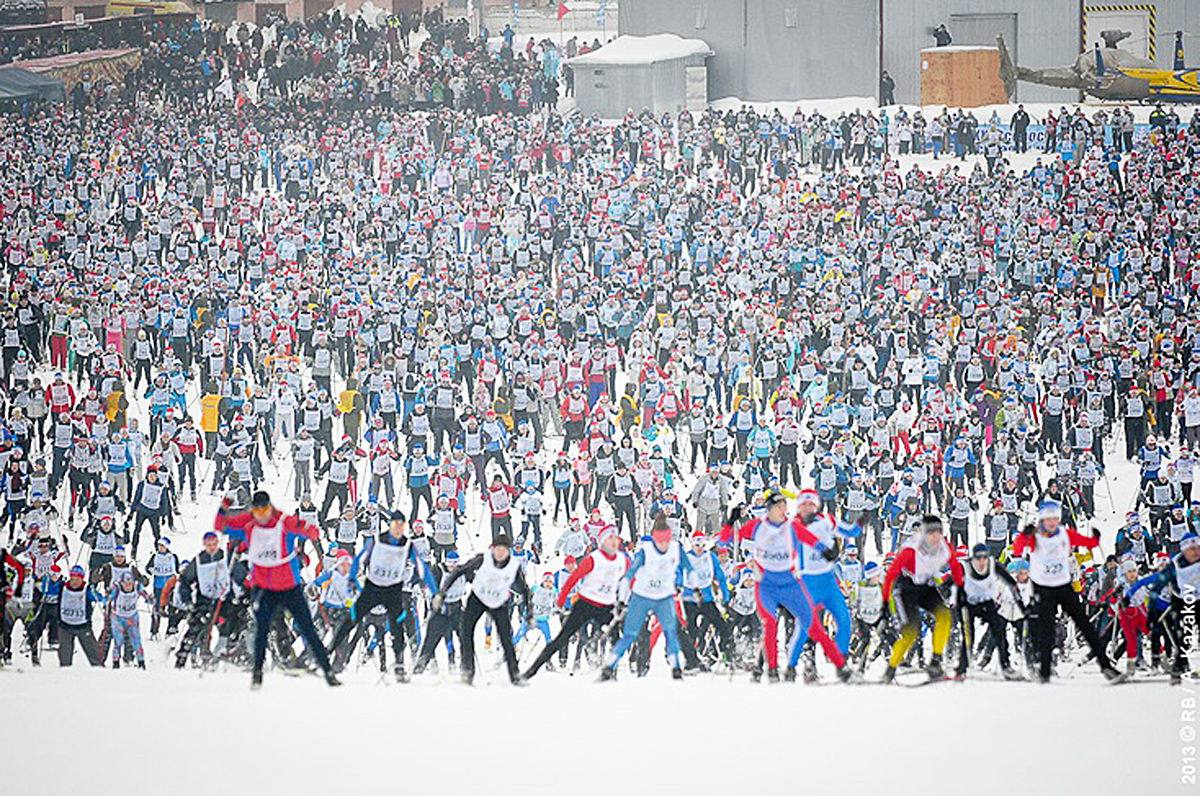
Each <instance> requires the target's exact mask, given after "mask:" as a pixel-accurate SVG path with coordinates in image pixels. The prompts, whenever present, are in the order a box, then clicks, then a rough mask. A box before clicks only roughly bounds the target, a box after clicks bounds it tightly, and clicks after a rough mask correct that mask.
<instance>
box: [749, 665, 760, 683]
mask: <svg viewBox="0 0 1200 796" xmlns="http://www.w3.org/2000/svg"><path fill="white" fill-rule="evenodd" d="M750 682H752V683H761V682H762V669H760V668H759V667H757V666H755V667H754V668H753V669H751V670H750Z"/></svg>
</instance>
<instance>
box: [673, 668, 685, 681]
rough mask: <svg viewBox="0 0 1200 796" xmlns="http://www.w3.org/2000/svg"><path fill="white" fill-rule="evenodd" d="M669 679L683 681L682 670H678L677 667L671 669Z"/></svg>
mask: <svg viewBox="0 0 1200 796" xmlns="http://www.w3.org/2000/svg"><path fill="white" fill-rule="evenodd" d="M671 679H672V680H682V679H683V669H680V668H679V667H678V666H676V667H675V668H674V669H672V670H671Z"/></svg>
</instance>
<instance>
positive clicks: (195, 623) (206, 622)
mask: <svg viewBox="0 0 1200 796" xmlns="http://www.w3.org/2000/svg"><path fill="white" fill-rule="evenodd" d="M217 608H218V605H217V603H214V602H212V601H210V600H197V601H196V604H195V605H193V606H192V608H191V610H190V611H189V612H188V629H187V632H186V633H184V634H183V640H182V641H181V642H180V643H179V652H178V653H177V654H176V655H175V665H176V666H177V667H178V668H180V669H182V668H183V666H184V664H186V663H187V659H188V655H189V654H191V651H192V648H193V647H194V646H196V643H197V642H199V641H201V638H200V637H201V635H208V631H210V630H211V629H212V626H213V624H215V621H214V619H213V611H215V610H217ZM206 640H207V639H206ZM202 654H205V655H207V654H208V649H207V648H205V649H204V650H203V651H202Z"/></svg>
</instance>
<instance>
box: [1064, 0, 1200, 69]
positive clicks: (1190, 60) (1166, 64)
mask: <svg viewBox="0 0 1200 796" xmlns="http://www.w3.org/2000/svg"><path fill="white" fill-rule="evenodd" d="M1088 5H1091V3H1089V4H1088ZM1096 5H1100V4H1099V3H1096ZM1154 5H1155V7H1156V8H1157V11H1158V13H1157V15H1156V17H1157V31H1158V46H1157V48H1156V50H1155V54H1154V55H1155V58H1154V62H1155V63H1156V64H1158V65H1159V66H1161V67H1163V68H1164V69H1170V68H1171V62H1172V58H1173V55H1174V52H1175V37H1174V36H1173V35H1172V34H1173V33H1174V32H1175V31H1177V30H1182V31H1183V32H1184V34H1191V35H1190V36H1189V35H1184V37H1183V52H1184V60H1185V61H1186V63H1187V65H1188V66H1196V65H1200V0H1165V1H1164V0H1160V2H1157V3H1155V4H1154Z"/></svg>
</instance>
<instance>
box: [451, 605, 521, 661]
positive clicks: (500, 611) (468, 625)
mask: <svg viewBox="0 0 1200 796" xmlns="http://www.w3.org/2000/svg"><path fill="white" fill-rule="evenodd" d="M509 605H510V603H509V602H505V603H504V605H501V606H500V607H498V608H489V607H487V606H486V605H484V604H483V602H482V601H480V599H479V598H478V597H476V596H475V595H474V594H472V595H471V596H470V597H468V598H467V606H466V608H464V609H463V617H462V628H461V629H460V630H459V637H460V638H462V672H463V677H464V678H465V679H466V680H468V681H469V680H471V679H472V678H473V677H474V676H475V625H477V624H479V618H480V617H481V616H483V615H484V614H487V615H488V616H490V617H491V618H492V622H493V623H494V624H495V626H496V632H497V633H499V634H500V646H501V647H503V648H504V662H505V663H506V664H507V665H508V677H509V679H510V680H512V681H513V682H516V681H517V680H518V679H519V677H520V674H519V673H518V672H517V651H516V649H515V648H514V647H513V640H512V637H513V632H512V622H510V621H509V620H508V612H509Z"/></svg>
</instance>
